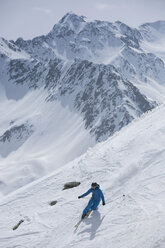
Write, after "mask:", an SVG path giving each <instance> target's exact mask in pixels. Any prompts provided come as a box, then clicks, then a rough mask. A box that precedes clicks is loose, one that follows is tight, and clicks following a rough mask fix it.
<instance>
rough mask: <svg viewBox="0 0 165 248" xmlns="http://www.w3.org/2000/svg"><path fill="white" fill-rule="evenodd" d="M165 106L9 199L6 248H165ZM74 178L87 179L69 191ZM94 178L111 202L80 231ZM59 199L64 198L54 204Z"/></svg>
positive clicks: (2, 212)
mask: <svg viewBox="0 0 165 248" xmlns="http://www.w3.org/2000/svg"><path fill="white" fill-rule="evenodd" d="M164 112H165V106H164V105H163V106H161V107H159V108H156V109H155V110H153V111H152V112H150V113H147V114H145V115H143V117H142V118H140V119H138V120H136V121H133V122H132V123H131V124H129V125H128V126H126V127H125V128H123V129H122V130H121V131H120V132H118V133H116V134H114V136H113V137H111V138H109V139H107V140H106V141H105V142H102V143H99V144H97V145H96V146H95V147H94V148H91V149H89V150H88V151H87V153H85V154H84V155H82V156H81V157H80V158H77V159H76V160H74V161H72V162H70V163H69V164H67V165H65V166H64V167H62V168H60V169H59V170H56V171H55V172H54V173H53V174H51V175H49V176H47V177H45V178H42V179H39V180H38V181H36V182H34V183H31V184H30V185H29V186H26V187H23V188H22V189H19V190H17V191H15V192H14V193H12V194H10V195H8V196H6V197H4V198H3V199H1V201H0V218H1V225H0V233H1V236H0V247H2V248H3V247H17V246H20V247H24V248H35V247H40V248H45V247H46V248H53V247H59V248H64V247H65V248H66V247H67V248H77V247H86V248H92V247H96V248H100V247H105V248H109V247H113V248H123V247H124V248H156V247H159V248H164V246H165V234H164V225H165V208H164V205H165V183H164V182H165V173H164V161H165V149H164V146H165V139H164V136H165V116H164ZM69 181H78V182H81V184H80V186H79V187H76V188H72V189H68V190H63V186H64V184H65V183H66V182H69ZM91 181H97V182H98V183H100V186H101V189H102V190H103V193H104V195H105V201H106V205H105V206H102V205H100V206H99V209H98V211H95V212H93V213H92V214H91V216H90V217H89V218H88V219H86V220H84V221H83V222H82V223H81V225H80V226H79V228H78V230H77V231H75V228H74V225H75V224H76V223H77V221H78V220H79V218H80V216H81V212H82V210H83V208H84V207H85V205H86V203H87V201H88V197H86V198H84V199H78V198H77V196H78V195H80V194H82V193H84V192H85V191H87V190H88V188H89V187H90V184H91ZM123 194H124V195H125V197H123ZM52 201H57V204H56V205H54V206H50V205H49V203H50V202H52ZM21 220H22V221H23V222H22V224H21V225H20V226H19V227H18V229H16V230H15V231H13V227H14V226H15V225H17V224H18V223H19V222H20V221H21ZM64 237H65V238H64Z"/></svg>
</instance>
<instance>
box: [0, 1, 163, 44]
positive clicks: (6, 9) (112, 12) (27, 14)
mask: <svg viewBox="0 0 165 248" xmlns="http://www.w3.org/2000/svg"><path fill="white" fill-rule="evenodd" d="M70 11H72V12H74V13H75V14H78V15H84V16H86V17H87V20H96V19H97V20H106V21H110V22H113V21H117V20H119V21H122V22H124V23H126V24H128V25H130V26H132V27H137V26H139V25H140V24H142V23H145V22H153V21H157V20H165V0H0V37H4V38H6V39H13V40H15V39H17V38H18V37H23V38H24V39H31V38H34V37H36V36H38V35H42V34H47V33H48V32H49V31H50V30H51V29H52V27H53V26H54V24H55V23H57V22H58V21H59V20H60V19H61V18H62V17H63V16H64V15H65V14H66V13H67V12H70Z"/></svg>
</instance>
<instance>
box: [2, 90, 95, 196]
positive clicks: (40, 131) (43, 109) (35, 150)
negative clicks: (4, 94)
mask: <svg viewBox="0 0 165 248" xmlns="http://www.w3.org/2000/svg"><path fill="white" fill-rule="evenodd" d="M46 97H47V94H46V92H45V91H44V89H40V90H35V91H32V92H30V91H29V93H28V94H26V96H25V97H24V98H22V99H21V100H19V101H15V100H10V101H9V100H7V99H6V100H4V101H2V102H1V105H0V113H1V116H3V119H2V121H1V126H0V133H2V134H3V135H1V136H0V182H1V183H0V192H1V194H2V195H3V194H7V193H9V192H11V191H14V190H15V189H18V188H19V187H21V186H23V185H25V184H27V183H29V182H31V181H34V180H35V179H36V178H39V177H41V176H44V175H46V174H47V173H50V172H51V171H53V170H55V169H57V168H59V167H60V166H62V165H64V164H66V163H67V162H69V161H71V160H73V159H74V158H75V157H77V156H80V155H81V154H83V153H84V152H85V151H86V150H87V148H88V147H89V146H92V145H93V144H95V140H94V139H93V138H92V137H91V135H90V134H89V132H88V131H87V130H85V126H84V122H83V119H82V118H81V116H80V115H78V113H75V112H73V111H72V110H70V109H69V108H68V107H67V106H63V105H62V104H61V103H60V102H45V98H46Z"/></svg>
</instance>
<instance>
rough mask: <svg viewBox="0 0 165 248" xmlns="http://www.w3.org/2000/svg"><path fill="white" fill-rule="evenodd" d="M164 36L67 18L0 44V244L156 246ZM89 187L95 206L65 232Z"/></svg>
mask: <svg viewBox="0 0 165 248" xmlns="http://www.w3.org/2000/svg"><path fill="white" fill-rule="evenodd" d="M164 40H165V21H158V22H155V23H145V24H143V25H141V26H140V27H139V28H137V29H135V28H131V27H129V26H127V25H126V24H124V23H122V22H119V21H117V22H115V23H110V22H106V21H99V20H96V21H93V22H87V21H86V19H85V17H83V16H77V15H75V14H73V13H67V14H66V15H65V16H64V17H63V18H62V19H61V20H60V21H59V22H58V23H57V24H55V25H54V27H53V29H52V30H51V31H50V32H49V33H48V34H47V35H43V36H40V37H36V38H34V39H32V40H23V39H22V38H18V39H17V40H16V41H12V40H11V41H7V40H5V39H4V38H0V115H1V122H0V196H1V200H0V216H1V226H0V233H1V237H0V247H3V248H7V247H8V248H9V247H10V248H14V247H21V248H22V247H24V248H25V247H26V248H35V247H41V248H42V247H43V248H45V247H46V248H51V247H52V248H53V247H59V248H64V247H65V248H66V247H67V248H69V247H70V248H71V247H75V248H76V247H87V248H90V247H93V246H94V247H96V248H97V247H107V248H109V247H113V248H123V247H124V248H164V247H165V235H164V231H163V230H164V229H163V227H164V225H165V209H164V204H165V200H164V199H165V174H164V160H165V153H164V145H165V141H164V140H165V117H164V112H165V105H164V104H165V55H164V54H165V51H164V48H163V45H162V44H164ZM71 181H78V182H80V183H81V184H80V186H78V187H76V188H72V189H68V190H64V191H63V190H62V189H63V185H64V184H65V183H67V182H71ZM92 181H97V182H98V183H100V185H101V188H102V190H103V192H104V194H105V200H106V203H107V204H106V205H105V206H100V207H99V209H98V211H95V212H93V213H92V214H91V216H89V218H88V219H86V220H84V222H83V223H81V225H80V226H79V228H78V230H77V231H75V229H74V225H75V224H76V222H77V221H78V220H79V218H80V216H81V212H80V209H83V207H84V206H85V205H86V202H87V198H88V197H87V198H84V199H83V200H78V199H77V196H78V195H79V194H81V193H84V192H85V191H86V190H87V189H88V188H89V186H90V184H91V182H92ZM123 195H125V197H123ZM51 201H57V204H56V205H54V206H50V204H49V203H50V202H51ZM20 220H23V222H22V224H21V225H20V227H19V228H18V229H17V230H15V231H13V229H12V228H13V226H14V225H16V224H17V223H18V222H19V221H20ZM64 237H65V238H64ZM128 237H129V238H128Z"/></svg>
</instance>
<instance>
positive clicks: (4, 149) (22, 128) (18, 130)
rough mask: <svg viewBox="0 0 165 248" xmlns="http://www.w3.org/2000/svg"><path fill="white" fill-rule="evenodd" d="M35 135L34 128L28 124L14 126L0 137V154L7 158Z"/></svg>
mask: <svg viewBox="0 0 165 248" xmlns="http://www.w3.org/2000/svg"><path fill="white" fill-rule="evenodd" d="M32 133H33V126H32V125H29V124H28V123H25V124H22V125H19V126H13V127H11V128H10V129H8V130H7V131H5V132H4V134H3V135H1V136H0V154H1V155H2V156H3V157H6V156H7V155H8V154H9V153H11V152H12V151H14V150H17V149H18V148H19V147H20V146H21V145H22V144H23V143H24V142H25V141H26V140H27V139H28V138H29V137H30V136H31V135H32Z"/></svg>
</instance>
